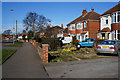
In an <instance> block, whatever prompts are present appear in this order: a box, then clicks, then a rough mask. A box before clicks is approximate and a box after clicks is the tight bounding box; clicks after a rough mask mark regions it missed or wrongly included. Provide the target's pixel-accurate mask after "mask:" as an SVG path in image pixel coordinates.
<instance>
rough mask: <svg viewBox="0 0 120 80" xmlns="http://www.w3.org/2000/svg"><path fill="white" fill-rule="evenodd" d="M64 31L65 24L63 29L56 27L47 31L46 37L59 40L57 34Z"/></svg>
mask: <svg viewBox="0 0 120 80" xmlns="http://www.w3.org/2000/svg"><path fill="white" fill-rule="evenodd" d="M62 29H63V24H61V27H60V26H58V25H56V26H52V27H49V28H47V29H46V33H45V34H46V35H48V36H50V37H51V38H57V33H58V32H59V31H61V30H62Z"/></svg>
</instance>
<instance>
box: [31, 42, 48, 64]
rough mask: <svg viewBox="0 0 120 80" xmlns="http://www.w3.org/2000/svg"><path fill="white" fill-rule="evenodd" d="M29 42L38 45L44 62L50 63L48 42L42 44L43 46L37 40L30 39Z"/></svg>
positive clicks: (37, 48)
mask: <svg viewBox="0 0 120 80" xmlns="http://www.w3.org/2000/svg"><path fill="white" fill-rule="evenodd" d="M29 42H30V43H31V44H32V45H33V46H34V47H36V50H37V53H38V55H39V56H40V57H41V59H42V60H43V63H48V44H42V48H41V47H40V45H39V43H38V42H36V40H29Z"/></svg>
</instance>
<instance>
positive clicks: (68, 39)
mask: <svg viewBox="0 0 120 80" xmlns="http://www.w3.org/2000/svg"><path fill="white" fill-rule="evenodd" d="M56 40H61V41H62V44H69V43H71V42H72V37H58V38H57V39H56Z"/></svg>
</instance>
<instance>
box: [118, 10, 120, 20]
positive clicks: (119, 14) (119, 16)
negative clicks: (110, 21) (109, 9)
mask: <svg viewBox="0 0 120 80" xmlns="http://www.w3.org/2000/svg"><path fill="white" fill-rule="evenodd" d="M118 22H120V12H118Z"/></svg>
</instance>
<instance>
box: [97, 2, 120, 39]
mask: <svg viewBox="0 0 120 80" xmlns="http://www.w3.org/2000/svg"><path fill="white" fill-rule="evenodd" d="M98 37H99V38H100V39H108V40H120V3H118V4H117V5H116V6H114V7H112V8H111V9H109V10H108V11H106V12H104V13H103V14H102V15H101V16H100V31H99V33H98Z"/></svg>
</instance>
